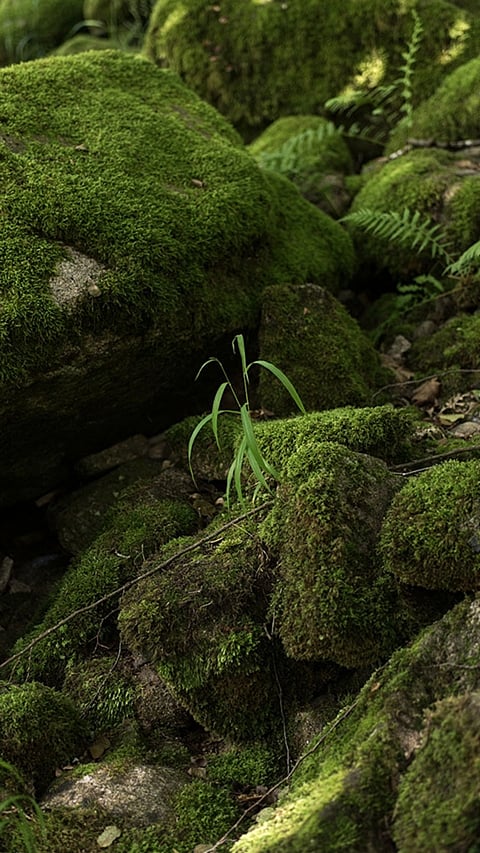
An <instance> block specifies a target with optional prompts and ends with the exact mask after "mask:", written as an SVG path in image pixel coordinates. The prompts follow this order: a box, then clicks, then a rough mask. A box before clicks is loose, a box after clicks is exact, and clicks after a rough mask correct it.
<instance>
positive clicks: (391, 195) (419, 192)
mask: <svg viewBox="0 0 480 853" xmlns="http://www.w3.org/2000/svg"><path fill="white" fill-rule="evenodd" d="M454 164H455V158H454V155H452V154H450V153H449V152H447V151H440V150H438V149H429V150H426V151H425V150H422V149H417V150H414V151H411V152H409V153H408V154H405V155H404V156H403V157H399V158H398V159H396V160H391V161H389V162H387V163H385V164H382V165H380V166H379V167H377V168H375V169H373V170H372V172H371V173H370V174H369V176H368V179H367V180H366V181H365V182H364V184H363V186H362V188H361V189H360V191H359V192H358V193H357V195H356V196H355V199H354V202H353V204H352V208H351V212H353V213H355V212H357V211H361V210H365V209H366V210H371V211H373V212H374V213H387V212H388V213H391V212H396V213H399V214H403V212H404V211H405V209H406V208H408V210H409V211H410V212H411V213H412V214H413V213H414V212H416V211H418V212H419V213H420V214H422V221H423V220H424V219H425V218H426V217H427V216H430V217H432V218H434V219H436V218H437V215H439V213H440V212H441V211H442V209H443V206H444V199H445V196H446V195H447V191H448V190H449V188H450V187H451V186H452V185H453V184H454V183H456V184H458V177H457V176H456V175H455V173H454ZM446 234H447V229H445V242H446V240H447V237H446ZM352 235H353V238H354V243H355V246H356V248H357V252H358V255H359V259H360V262H361V263H363V264H367V265H370V267H371V266H372V265H373V267H374V268H376V269H377V270H387V271H388V272H389V273H390V274H391V275H392V276H394V277H395V278H400V279H404V280H405V279H407V280H408V279H410V280H411V279H412V278H413V277H414V276H415V275H419V274H421V273H422V272H424V273H426V272H429V271H431V269H432V257H431V253H430V247H428V246H427V248H426V250H425V251H424V252H422V253H421V254H419V253H417V252H415V251H414V250H413V249H412V248H411V247H410V246H409V245H407V242H405V243H404V244H401V243H400V242H399V241H393V240H385V239H381V238H380V237H376V236H373V235H371V234H369V233H368V232H367V231H366V230H364V229H361V228H360V227H359V226H353V228H352ZM437 236H439V235H437ZM460 240H461V242H460V243H459V244H458V245H457V248H458V249H460V250H463V249H464V248H465V245H464V243H463V238H462V237H461V236H460ZM450 248H453V250H454V247H450ZM445 265H446V262H444V264H443V266H445ZM441 270H442V266H440V271H441Z"/></svg>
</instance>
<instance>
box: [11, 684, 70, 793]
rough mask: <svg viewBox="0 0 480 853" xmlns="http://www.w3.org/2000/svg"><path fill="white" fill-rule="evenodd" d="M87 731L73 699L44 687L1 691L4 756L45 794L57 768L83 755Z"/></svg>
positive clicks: (37, 686) (18, 687) (36, 790)
mask: <svg viewBox="0 0 480 853" xmlns="http://www.w3.org/2000/svg"><path fill="white" fill-rule="evenodd" d="M85 736H86V730H85V727H84V725H83V723H81V721H80V716H79V712H78V709H77V708H76V707H75V705H74V704H73V702H71V701H70V699H67V697H66V696H63V695H62V694H61V693H57V692H56V691H55V690H52V688H50V687H45V685H43V684H38V683H37V682H31V683H30V684H22V685H16V684H6V683H4V684H3V685H2V688H1V691H0V755H1V757H2V759H4V760H5V761H8V762H9V763H10V764H13V765H14V766H15V767H16V768H17V769H18V770H19V771H20V772H21V773H22V774H23V776H24V777H25V779H26V780H28V781H29V782H30V783H32V784H33V786H34V789H35V792H36V793H37V794H40V793H43V791H44V790H45V788H46V787H47V785H48V784H49V782H51V781H52V779H53V778H54V776H55V769H56V768H57V767H60V766H61V765H62V764H65V763H69V762H70V761H71V760H72V758H75V757H78V755H79V754H80V753H81V752H83V748H84V745H85Z"/></svg>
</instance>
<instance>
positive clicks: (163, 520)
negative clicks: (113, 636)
mask: <svg viewBox="0 0 480 853" xmlns="http://www.w3.org/2000/svg"><path fill="white" fill-rule="evenodd" d="M197 521H198V519H197V516H196V513H195V512H194V510H193V509H192V508H191V507H189V506H186V505H185V504H181V503H176V502H175V501H164V502H162V501H159V502H157V503H154V504H148V503H147V504H146V505H144V506H142V505H141V504H138V505H137V506H135V507H133V509H132V508H129V509H128V510H127V511H123V510H122V508H121V507H120V509H119V510H118V518H117V521H115V522H114V523H112V527H110V528H109V529H108V530H106V531H105V532H104V533H102V534H101V535H100V536H99V537H98V539H97V540H96V541H95V542H94V544H93V545H92V546H91V547H90V548H89V549H88V550H87V551H85V553H84V554H83V555H82V556H81V557H79V558H77V559H76V560H75V561H74V562H73V563H72V565H71V567H70V568H69V570H68V571H67V573H66V575H65V577H64V578H63V580H62V582H61V584H60V586H59V589H58V590H57V591H56V593H55V595H54V597H53V601H52V604H51V605H50V607H49V609H48V610H47V612H46V614H45V616H44V618H43V620H42V622H41V623H40V624H39V625H37V626H36V627H35V628H34V630H33V631H32V632H31V633H30V635H28V636H27V637H24V638H22V639H21V640H19V641H18V643H17V644H16V646H15V651H16V652H18V651H20V650H21V649H22V648H24V647H25V646H26V645H27V644H28V643H29V642H31V641H32V640H33V639H35V638H36V637H37V636H38V635H39V634H41V633H42V632H43V631H45V630H47V629H48V628H51V627H52V626H53V625H56V624H57V623H58V622H60V621H61V620H63V619H65V617H67V616H69V615H70V614H72V613H73V612H74V611H76V610H81V611H83V608H86V612H81V613H80V614H79V615H78V616H76V617H75V618H74V619H72V620H71V621H69V622H68V623H67V624H64V625H62V626H61V627H60V628H58V629H56V630H55V631H53V632H52V633H51V634H50V635H49V636H48V637H46V638H45V639H43V640H41V641H40V642H39V643H38V644H37V645H35V646H34V648H33V649H32V650H31V651H30V652H29V654H28V656H26V657H23V658H20V659H19V661H17V663H16V664H15V674H16V677H17V678H19V677H20V678H28V679H36V680H39V681H44V682H46V683H47V684H52V685H57V684H61V683H62V679H63V676H64V672H65V667H66V666H67V664H68V662H69V661H72V659H73V660H74V659H76V658H77V656H79V655H80V654H81V653H82V652H84V651H85V650H86V649H87V648H88V646H89V644H90V643H92V642H95V641H96V640H97V641H98V639H99V636H100V635H103V634H104V635H105V636H107V635H108V634H109V632H111V631H112V628H113V626H112V623H111V618H110V620H109V619H108V615H109V614H110V616H111V613H112V606H114V602H115V601H116V600H117V599H118V594H117V596H115V594H114V593H115V590H117V589H119V588H120V587H121V586H122V585H123V584H124V583H126V582H127V581H129V580H130V579H132V577H134V576H135V574H136V572H137V571H138V568H139V566H141V565H142V563H143V561H144V560H145V558H146V557H147V556H149V554H152V553H154V552H155V551H156V549H157V548H160V546H161V545H162V544H164V543H165V542H167V541H168V540H169V539H173V538H174V537H176V536H179V535H181V534H186V533H190V532H192V531H193V530H194V529H196V527H197ZM104 597H106V599H105V600H103V599H104ZM99 599H102V603H101V604H99V605H98V607H93V606H92V607H91V608H89V605H93V604H94V602H95V601H97V600H99Z"/></svg>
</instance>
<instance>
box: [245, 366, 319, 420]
mask: <svg viewBox="0 0 480 853" xmlns="http://www.w3.org/2000/svg"><path fill="white" fill-rule="evenodd" d="M252 364H259V365H260V367H264V368H265V370H269V371H270V373H272V374H273V376H275V378H276V379H278V381H279V382H281V383H282V385H283V387H284V388H285V390H286V391H288V393H289V394H290V397H291V398H292V400H293V401H294V403H296V405H297V406H298V408H299V409H300V411H301V412H302V414H304V415H306V414H307V410H306V409H305V406H304V405H303V402H302V400H301V398H300V395H299V393H298V391H297V389H296V388H295V386H294V385H293V383H292V382H290V379H289V378H288V376H285V374H284V372H283V370H280V369H279V368H278V367H276V365H275V364H271V363H270V362H269V361H262V359H259V360H258V361H253V362H252ZM250 366H251V365H250Z"/></svg>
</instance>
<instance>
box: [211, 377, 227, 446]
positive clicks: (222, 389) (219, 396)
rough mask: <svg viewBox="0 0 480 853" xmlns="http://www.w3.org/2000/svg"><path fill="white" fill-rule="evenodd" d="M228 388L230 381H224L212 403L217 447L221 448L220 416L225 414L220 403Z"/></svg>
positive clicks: (213, 429)
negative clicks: (219, 434) (219, 433)
mask: <svg viewBox="0 0 480 853" xmlns="http://www.w3.org/2000/svg"><path fill="white" fill-rule="evenodd" d="M227 388H228V382H222V383H221V384H220V385H219V386H218V388H217V393H216V394H215V397H214V398H213V403H212V411H211V415H212V431H213V434H214V436H215V441H216V442H217V447H218V449H219V450H220V440H219V437H218V416H219V415H221V414H223V410H222V409H220V403H221V402H222V397H223V395H224V393H225V390H226V389H227Z"/></svg>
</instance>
